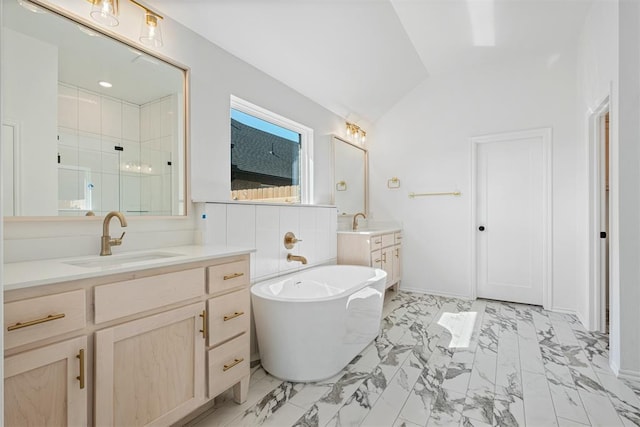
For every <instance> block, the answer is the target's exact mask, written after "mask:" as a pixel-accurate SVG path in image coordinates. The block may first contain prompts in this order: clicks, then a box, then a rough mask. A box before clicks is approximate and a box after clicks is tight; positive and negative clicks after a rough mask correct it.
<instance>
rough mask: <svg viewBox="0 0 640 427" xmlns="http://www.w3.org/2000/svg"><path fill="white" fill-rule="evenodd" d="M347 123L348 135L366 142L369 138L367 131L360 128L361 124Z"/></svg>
mask: <svg viewBox="0 0 640 427" xmlns="http://www.w3.org/2000/svg"><path fill="white" fill-rule="evenodd" d="M345 123H346V126H347V136H348V137H350V138H353V139H355V140H356V141H359V142H360V143H362V144H364V142H365V141H366V140H367V132H365V131H364V130H363V129H361V128H360V126H358V125H356V124H353V123H349V122H345Z"/></svg>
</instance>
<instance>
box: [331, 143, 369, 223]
mask: <svg viewBox="0 0 640 427" xmlns="http://www.w3.org/2000/svg"><path fill="white" fill-rule="evenodd" d="M333 165H334V173H333V195H334V197H333V202H334V204H335V205H336V207H337V208H338V215H354V214H356V213H358V212H362V213H367V187H368V166H367V165H368V158H367V150H366V149H364V148H363V147H359V146H357V145H354V144H352V143H350V142H348V141H345V140H343V139H340V138H338V137H335V136H334V137H333Z"/></svg>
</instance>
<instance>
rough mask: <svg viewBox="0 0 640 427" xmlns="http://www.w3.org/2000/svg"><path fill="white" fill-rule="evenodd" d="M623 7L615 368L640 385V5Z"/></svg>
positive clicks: (627, 1)
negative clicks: (617, 330)
mask: <svg viewBox="0 0 640 427" xmlns="http://www.w3.org/2000/svg"><path fill="white" fill-rule="evenodd" d="M619 7H620V9H619V25H620V27H619V33H618V40H619V62H618V67H619V69H618V76H619V80H618V102H619V104H618V107H619V122H618V153H617V154H618V156H617V157H618V158H617V162H618V180H617V183H616V182H615V181H614V182H613V183H612V185H615V184H617V186H618V188H619V194H618V200H617V202H618V212H619V216H618V227H619V229H618V242H619V247H618V251H619V258H618V263H619V264H618V266H619V269H620V270H619V285H618V286H616V283H615V282H614V284H613V286H614V297H613V300H614V304H619V305H620V312H619V316H620V317H619V321H620V335H619V338H620V359H619V361H618V360H616V358H615V356H617V354H616V353H613V352H612V353H613V355H612V356H613V357H612V360H611V364H612V366H613V367H614V369H615V368H616V367H619V374H620V375H622V376H626V377H631V378H633V379H636V380H640V328H638V325H640V310H638V306H639V304H640V286H639V284H640V268H639V267H638V260H640V221H639V218H640V190H639V189H638V183H640V47H639V46H640V4H639V3H638V2H637V1H632V0H622V1H620V4H619ZM614 155H615V153H614ZM615 202H616V200H615V199H614V200H613V203H615ZM616 287H617V292H616V290H615V288H616ZM615 346H616V347H617V343H616V345H615ZM616 365H617V366H616Z"/></svg>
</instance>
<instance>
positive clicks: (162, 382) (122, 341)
mask: <svg viewBox="0 0 640 427" xmlns="http://www.w3.org/2000/svg"><path fill="white" fill-rule="evenodd" d="M203 311H204V304H203V303H201V302H200V303H197V304H191V305H188V306H186V307H180V308H177V309H174V310H170V311H167V312H163V313H160V314H156V315H153V316H149V317H144V318H142V319H138V320H133V321H130V322H126V323H123V324H121V325H118V326H114V327H111V328H107V329H102V330H100V331H97V332H96V335H95V341H96V342H95V349H96V383H95V401H96V405H95V419H96V425H98V426H143V425H168V424H170V423H173V422H176V421H178V420H180V419H181V418H183V417H184V416H185V415H187V414H189V413H190V412H191V411H193V410H195V409H196V408H198V407H199V406H201V405H202V404H204V403H205V401H206V399H205V384H204V376H205V363H204V356H205V355H204V341H205V340H204V336H203V333H202V329H203V328H202V316H203Z"/></svg>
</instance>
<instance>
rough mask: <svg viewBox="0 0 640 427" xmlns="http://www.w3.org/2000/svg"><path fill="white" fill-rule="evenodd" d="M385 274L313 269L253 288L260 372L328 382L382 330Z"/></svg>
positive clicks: (360, 269) (339, 268) (359, 269)
mask: <svg viewBox="0 0 640 427" xmlns="http://www.w3.org/2000/svg"><path fill="white" fill-rule="evenodd" d="M386 277H387V273H386V272H384V271H383V270H380V269H374V268H370V267H361V266H352V265H332V266H323V267H315V268H311V269H309V270H304V271H301V272H298V273H295V274H291V275H287V276H281V277H278V278H276V279H271V280H267V281H264V282H260V283H256V284H255V285H253V287H252V288H251V300H252V303H253V313H254V316H255V323H256V333H257V336H258V347H259V351H260V358H261V361H262V366H263V367H264V369H265V370H266V371H267V372H269V373H270V374H271V375H273V376H275V377H277V378H280V379H282V380H287V381H295V382H307V381H318V380H322V379H325V378H329V377H331V376H333V375H335V374H337V373H338V372H340V370H341V369H342V368H344V367H345V366H346V365H347V364H348V363H349V362H350V361H351V360H352V359H353V358H354V357H355V356H356V355H357V354H358V353H359V352H360V351H362V349H364V348H365V347H366V346H367V345H368V344H369V343H370V342H371V341H372V340H373V339H374V338H375V337H376V336H377V335H378V332H379V330H380V320H381V317H382V303H383V300H384V288H385V282H386Z"/></svg>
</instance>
